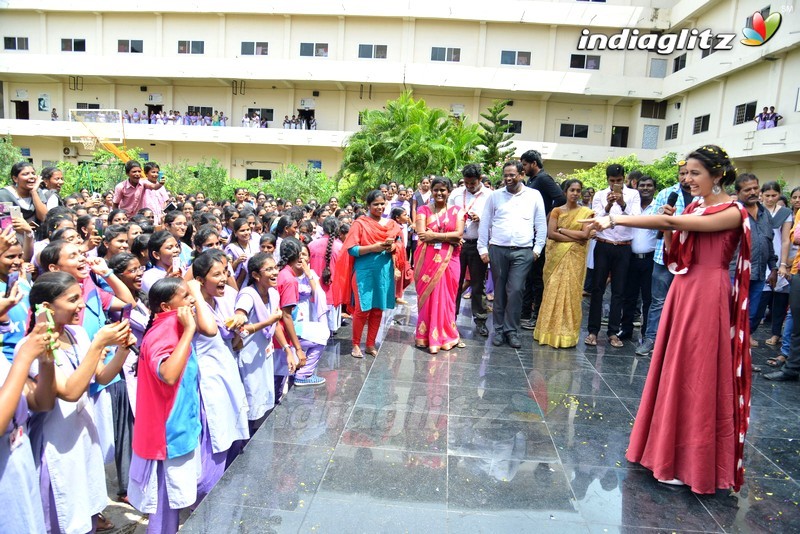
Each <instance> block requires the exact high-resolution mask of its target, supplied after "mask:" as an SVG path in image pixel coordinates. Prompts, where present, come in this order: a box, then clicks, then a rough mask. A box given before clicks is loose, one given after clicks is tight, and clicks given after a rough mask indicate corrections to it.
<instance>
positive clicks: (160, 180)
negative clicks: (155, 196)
mask: <svg viewBox="0 0 800 534" xmlns="http://www.w3.org/2000/svg"><path fill="white" fill-rule="evenodd" d="M166 181H167V179H166V178H165V177H164V171H158V183H160V184H163V183H164V182H166Z"/></svg>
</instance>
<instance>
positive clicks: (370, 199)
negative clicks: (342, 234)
mask: <svg viewBox="0 0 800 534" xmlns="http://www.w3.org/2000/svg"><path fill="white" fill-rule="evenodd" d="M385 204H386V200H385V198H384V196H383V193H381V192H380V191H378V190H375V191H372V192H370V193H369V194H368V195H367V205H368V207H369V214H368V215H366V216H363V217H359V218H357V219H356V220H355V221H353V224H352V226H351V227H350V232H348V234H347V238H346V239H345V241H344V244H343V245H342V251H343V252H346V254H345V253H343V254H341V255H340V256H339V258H338V259H337V261H336V268H335V269H334V270H333V273H334V275H333V276H334V279H333V283H332V284H331V287H332V289H333V305H334V306H339V305H341V304H344V305H345V306H348V307H349V308H350V310H351V314H352V316H353V351H352V353H351V355H352V356H353V357H354V358H363V357H364V355H363V353H362V352H361V347H360V344H361V334H362V333H363V332H364V325H366V326H367V348H366V352H367V354H369V355H371V356H376V355H377V354H378V348H377V347H376V345H375V343H376V339H377V337H378V330H379V329H380V326H381V319H382V317H383V310H388V309H393V308H394V303H395V297H394V290H395V286H394V282H395V277H396V276H397V274H398V273H402V272H404V271H405V268H406V257H405V250H404V249H403V247H402V244H399V243H398V239H400V233H401V231H402V228H401V227H400V225H398V224H397V223H396V222H395V221H393V220H391V219H384V218H383V209H384V205H385Z"/></svg>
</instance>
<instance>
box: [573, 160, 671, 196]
mask: <svg viewBox="0 0 800 534" xmlns="http://www.w3.org/2000/svg"><path fill="white" fill-rule="evenodd" d="M612 163H618V164H620V165H622V166H623V167H624V168H625V172H626V173H629V172H631V171H633V170H638V171H640V172H641V173H642V174H648V175H650V176H652V177H653V178H654V179H655V181H656V190H659V191H660V190H661V189H664V188H665V187H669V186H671V185H673V184H674V183H675V182H677V181H678V165H677V159H676V154H675V153H674V152H670V153H668V154H666V155H664V156H663V157H661V158H658V159H656V160H654V161H653V162H652V163H644V162H642V161H641V160H640V159H639V157H638V156H637V155H636V154H630V155H628V156H622V157H618V158H609V159H607V160H606V161H603V162H600V163H597V164H596V165H594V166H593V167H590V168H588V169H575V170H574V171H573V172H572V173H570V174H569V176H568V177H569V178H577V179H578V180H580V181H581V182H583V186H584V187H593V188H594V189H595V190H597V191H599V190H601V189H605V188H606V187H608V182H607V181H606V167H608V166H609V165H611V164H612Z"/></svg>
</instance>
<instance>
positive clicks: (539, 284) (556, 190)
mask: <svg viewBox="0 0 800 534" xmlns="http://www.w3.org/2000/svg"><path fill="white" fill-rule="evenodd" d="M520 159H521V160H522V170H523V172H525V174H526V175H527V176H528V181H527V182H526V184H525V185H527V186H528V187H530V188H531V189H536V190H537V191H539V193H541V195H542V199H543V200H544V211H545V216H546V217H548V220H549V217H550V212H551V211H552V209H553V208H555V207H558V206H562V205H564V204H566V202H567V197H565V196H564V191H562V190H561V186H559V185H558V184H557V183H556V181H555V180H553V177H552V176H550V175H549V174H547V173H546V172H545V170H544V163H543V162H542V155H541V154H540V153H539V152H538V151H537V150H528V151H527V152H525V153H524V154H522V157H521V158H520ZM544 261H545V258H544V249H542V255H541V256H539V258H538V259H537V260H536V261H535V262H533V267H531V272H530V274H529V275H528V277H527V279H526V283H525V290H524V292H523V295H522V318H521V321H520V326H521V327H522V328H525V329H526V330H533V329H534V328H535V327H536V318H537V317H538V316H539V306H540V305H541V304H542V293H543V291H544V280H543V278H542V271H543V269H544Z"/></svg>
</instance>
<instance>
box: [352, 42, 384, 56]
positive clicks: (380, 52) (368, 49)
mask: <svg viewBox="0 0 800 534" xmlns="http://www.w3.org/2000/svg"><path fill="white" fill-rule="evenodd" d="M386 52H387V47H386V45H371V44H360V45H358V57H359V58H362V59H386Z"/></svg>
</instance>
